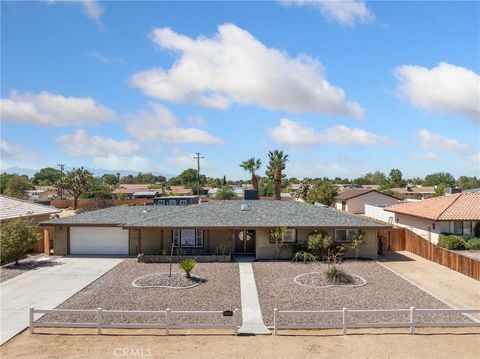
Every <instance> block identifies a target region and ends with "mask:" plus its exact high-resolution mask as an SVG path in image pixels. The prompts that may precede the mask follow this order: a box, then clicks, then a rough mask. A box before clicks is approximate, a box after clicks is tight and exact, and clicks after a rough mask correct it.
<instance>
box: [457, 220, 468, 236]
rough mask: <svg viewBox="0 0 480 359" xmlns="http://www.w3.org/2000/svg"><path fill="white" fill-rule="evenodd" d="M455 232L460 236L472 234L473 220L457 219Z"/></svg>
mask: <svg viewBox="0 0 480 359" xmlns="http://www.w3.org/2000/svg"><path fill="white" fill-rule="evenodd" d="M453 233H454V234H457V235H460V236H471V235H472V222H471V221H456V222H453Z"/></svg>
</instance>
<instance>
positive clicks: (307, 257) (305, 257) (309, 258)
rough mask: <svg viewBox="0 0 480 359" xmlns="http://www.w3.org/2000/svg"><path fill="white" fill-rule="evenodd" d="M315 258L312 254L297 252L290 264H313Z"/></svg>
mask: <svg viewBox="0 0 480 359" xmlns="http://www.w3.org/2000/svg"><path fill="white" fill-rule="evenodd" d="M316 261H317V258H315V256H314V255H313V254H312V253H309V252H305V251H298V252H296V253H295V254H294V255H293V258H292V262H303V263H313V262H316Z"/></svg>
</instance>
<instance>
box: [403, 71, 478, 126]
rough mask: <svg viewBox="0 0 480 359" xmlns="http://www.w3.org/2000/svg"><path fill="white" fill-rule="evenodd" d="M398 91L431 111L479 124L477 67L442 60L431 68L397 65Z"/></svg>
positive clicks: (414, 103) (418, 105) (417, 105)
mask: <svg viewBox="0 0 480 359" xmlns="http://www.w3.org/2000/svg"><path fill="white" fill-rule="evenodd" d="M394 75H395V76H396V78H397V79H398V81H399V87H398V90H399V94H400V95H401V96H403V97H405V98H407V99H408V100H409V101H410V102H411V103H412V104H413V105H414V106H416V107H419V108H422V109H424V110H427V111H429V112H437V113H446V114H452V115H460V116H463V117H466V118H467V119H469V120H471V121H473V122H474V123H477V124H480V76H479V75H478V74H476V73H475V72H474V71H472V70H470V69H467V68H464V67H460V66H455V65H450V64H448V63H445V62H441V63H440V64H438V66H437V67H434V68H432V69H428V68H425V67H422V66H413V65H403V66H399V67H397V68H395V70H394Z"/></svg>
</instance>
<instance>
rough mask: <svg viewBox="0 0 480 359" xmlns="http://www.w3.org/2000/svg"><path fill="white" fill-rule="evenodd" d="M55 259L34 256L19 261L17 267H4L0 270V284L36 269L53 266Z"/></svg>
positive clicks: (41, 255) (40, 255)
mask: <svg viewBox="0 0 480 359" xmlns="http://www.w3.org/2000/svg"><path fill="white" fill-rule="evenodd" d="M55 258H57V257H53V256H50V257H49V256H46V255H45V254H34V255H29V256H28V257H27V258H24V259H22V260H20V261H19V262H18V265H15V264H13V263H11V264H7V265H4V266H2V267H1V268H0V283H1V282H4V281H6V280H9V279H12V278H15V277H16V276H18V275H20V274H23V273H26V272H28V271H31V270H33V269H36V268H43V267H50V266H54V265H55V264H56V262H55V261H54V259H55Z"/></svg>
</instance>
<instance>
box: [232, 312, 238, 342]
mask: <svg viewBox="0 0 480 359" xmlns="http://www.w3.org/2000/svg"><path fill="white" fill-rule="evenodd" d="M233 325H234V326H235V336H237V335H238V309H237V308H235V310H234V311H233Z"/></svg>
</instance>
